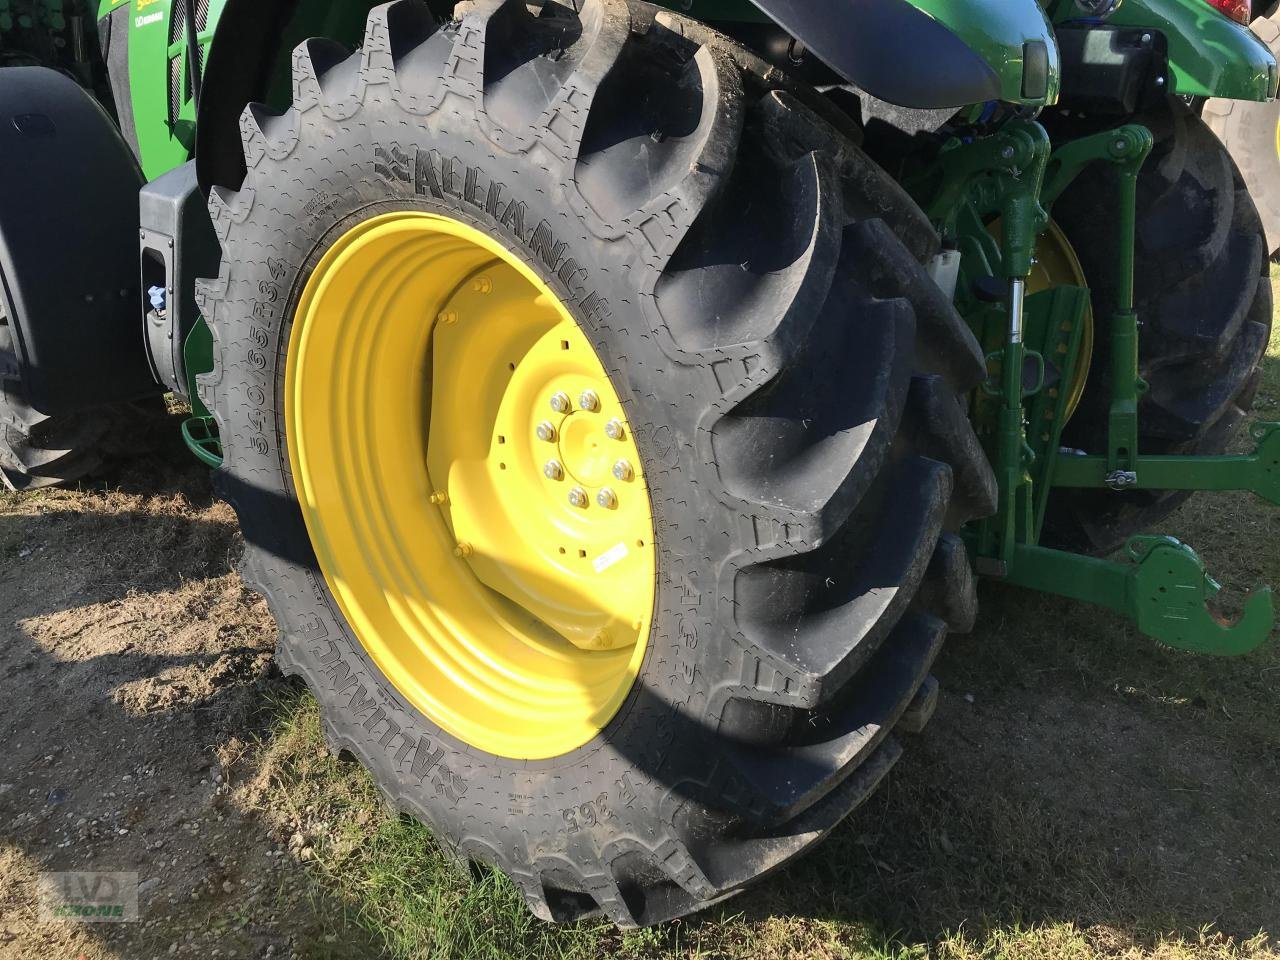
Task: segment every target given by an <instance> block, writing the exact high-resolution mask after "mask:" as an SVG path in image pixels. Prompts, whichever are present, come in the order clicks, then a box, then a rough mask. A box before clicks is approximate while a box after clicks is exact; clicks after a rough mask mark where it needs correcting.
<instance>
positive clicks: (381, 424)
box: [285, 212, 656, 759]
mask: <svg viewBox="0 0 1280 960" xmlns="http://www.w3.org/2000/svg"><path fill="white" fill-rule="evenodd" d="M285 435H286V440H287V443H288V449H289V458H290V463H291V465H292V469H293V479H294V483H295V486H296V489H297V495H298V501H299V504H300V506H301V509H302V513H303V517H304V518H305V520H306V525H307V530H308V533H309V534H310V538H311V542H312V544H313V546H314V549H315V552H316V557H317V560H318V561H319V565H320V569H321V571H322V572H323V574H324V577H325V581H326V582H327V584H328V586H329V589H330V590H331V591H332V593H333V596H334V598H335V599H336V601H337V603H338V606H339V607H340V608H341V610H342V613H343V615H344V616H345V617H346V620H347V622H348V623H349V624H350V626H351V628H352V630H353V631H354V633H355V635H356V637H357V638H358V639H359V641H360V643H361V644H362V645H363V647H364V648H365V650H366V651H367V652H368V654H369V656H370V657H371V658H372V660H373V661H374V663H375V664H376V665H377V666H378V668H379V669H380V670H381V671H382V673H383V674H384V675H385V676H386V678H387V679H388V680H389V681H390V682H391V683H392V684H393V685H394V686H395V688H396V689H397V690H398V691H399V692H400V694H401V695H403V696H404V698H405V699H406V700H408V701H409V702H410V703H411V704H413V706H415V707H417V708H418V709H419V710H420V711H422V713H424V714H426V716H428V717H429V718H430V719H431V720H433V721H434V722H435V723H436V724H438V725H439V726H440V727H441V728H442V729H444V730H446V731H448V732H449V733H451V734H452V735H453V736H455V737H457V738H458V739H459V740H462V741H463V742H465V743H467V744H470V745H471V746H473V747H476V748H478V749H480V750H484V751H486V752H488V753H492V754H496V755H499V756H504V757H512V758H520V759H543V758H548V757H554V756H559V755H561V754H564V753H567V752H569V751H571V750H573V749H575V748H577V747H580V746H582V745H583V744H585V743H587V742H588V741H589V740H591V738H592V737H594V736H595V735H596V734H597V733H599V731H600V730H602V729H603V728H604V726H605V725H606V724H607V723H608V722H609V720H610V719H612V717H613V716H614V715H615V714H616V713H617V711H618V709H619V708H620V707H621V706H622V703H623V702H624V700H625V699H626V697H627V694H628V692H629V691H630V690H631V687H632V685H633V684H634V682H635V679H636V677H637V675H638V674H639V672H640V667H641V663H642V662H643V659H644V654H645V650H646V648H647V640H648V636H649V627H650V622H651V619H652V614H653V605H654V595H655V575H656V570H655V567H656V561H655V556H656V554H655V550H654V547H653V519H652V512H651V507H650V500H649V493H648V488H647V485H646V483H645V478H644V472H643V470H642V468H641V464H640V456H639V451H638V450H637V448H636V445H635V442H634V439H633V436H632V432H631V428H630V426H629V424H628V423H627V418H626V414H625V412H624V410H623V408H622V403H621V400H620V399H619V397H618V394H617V391H616V390H615V388H614V386H613V383H612V381H611V379H610V377H609V375H608V373H606V371H605V369H604V367H603V365H602V364H601V362H600V360H599V358H598V357H597V356H596V353H595V351H594V349H593V348H592V346H591V344H590V342H589V341H588V340H587V338H586V337H585V336H584V334H583V332H582V330H581V328H580V327H579V325H578V323H577V322H576V321H575V320H574V318H573V316H572V315H571V314H570V313H569V311H568V310H567V309H566V307H565V306H564V304H563V303H561V301H560V300H559V299H558V298H557V297H556V296H555V295H554V294H553V293H552V291H551V290H550V288H548V287H547V285H546V284H545V283H544V282H543V281H542V280H541V279H540V278H539V277H538V276H537V274H535V273H534V271H533V270H532V269H530V268H529V266H528V265H526V264H525V263H524V262H523V261H522V260H520V259H518V258H517V257H515V256H514V255H513V254H512V253H511V252H509V251H508V250H506V249H505V248H504V247H502V246H501V245H500V244H498V243H496V242H495V241H494V240H492V239H491V238H489V237H488V236H486V235H485V234H483V233H481V232H480V231H478V230H476V229H475V228H473V227H470V226H468V225H466V224H464V223H462V222H460V221H457V220H454V219H451V218H448V217H443V216H438V215H435V214H428V213H423V212H400V213H393V214H388V215H386V216H381V217H376V218H374V219H371V220H368V221H366V222H364V223H362V224H360V225H359V226H357V227H355V228H353V229H352V230H350V231H349V232H348V233H346V234H345V235H344V236H343V237H342V238H341V239H339V240H338V241H337V243H335V244H334V246H333V247H332V248H331V249H330V250H329V251H328V253H327V254H326V255H325V256H324V258H323V259H322V260H321V261H320V263H319V264H318V265H317V267H316V269H315V272H314V273H313V275H312V276H311V278H310V280H309V282H308V283H307V286H306V288H305V290H304V291H303V294H302V297H301V299H300V301H299V304H298V309H297V311H296V314H295V318H294V324H293V328H292V331H291V333H290V337H289V353H288V361H287V365H286V374H285Z"/></svg>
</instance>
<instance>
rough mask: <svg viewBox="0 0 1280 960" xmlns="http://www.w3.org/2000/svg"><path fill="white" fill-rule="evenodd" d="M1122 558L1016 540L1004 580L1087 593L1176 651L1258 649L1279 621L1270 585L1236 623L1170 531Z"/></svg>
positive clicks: (1134, 543)
mask: <svg viewBox="0 0 1280 960" xmlns="http://www.w3.org/2000/svg"><path fill="white" fill-rule="evenodd" d="M1124 552H1125V557H1126V561H1127V562H1124V563H1116V562H1115V561H1112V560H1102V559H1099V558H1097V557H1087V556H1084V555H1082V554H1078V553H1066V552H1064V551H1062V550H1050V549H1048V548H1047V547H1038V546H1031V545H1028V544H1019V545H1018V547H1017V549H1016V550H1015V551H1014V559H1013V563H1012V564H1011V565H1010V568H1009V575H1008V577H1007V578H1006V580H1007V582H1009V583H1012V584H1015V585H1017V586H1020V587H1028V588H1030V589H1032V590H1040V591H1043V592H1045V593H1053V594H1057V595H1058V596H1063V597H1069V598H1072V599H1074V600H1083V601H1086V602H1088V603H1092V604H1096V605H1098V606H1101V607H1106V608H1107V609H1108V610H1114V611H1116V612H1117V613H1121V614H1124V615H1125V616H1127V617H1129V618H1130V619H1131V620H1132V621H1133V622H1134V624H1135V625H1136V626H1137V628H1138V630H1139V631H1141V632H1142V633H1143V634H1144V635H1146V636H1148V637H1151V638H1152V639H1154V640H1158V641H1159V642H1160V643H1163V644H1165V645H1167V646H1170V647H1174V648H1176V649H1178V650H1188V651H1191V652H1192V653H1202V654H1213V655H1215V656H1220V657H1234V656H1241V655H1243V654H1246V653H1250V652H1252V651H1253V650H1256V649H1257V648H1258V647H1259V646H1261V644H1262V643H1263V641H1265V640H1266V639H1267V637H1268V636H1269V635H1270V633H1271V631H1272V629H1274V627H1275V610H1274V607H1273V604H1272V599H1271V588H1270V587H1262V588H1261V589H1259V590H1255V591H1254V592H1253V593H1251V594H1250V595H1249V597H1248V599H1247V600H1246V601H1245V604H1244V614H1243V616H1241V617H1240V619H1239V620H1238V621H1237V622H1236V623H1234V624H1232V623H1228V622H1226V621H1225V620H1224V619H1222V618H1220V617H1219V616H1217V615H1216V614H1215V613H1213V611H1212V610H1210V609H1209V607H1208V602H1209V601H1210V600H1211V599H1212V598H1213V597H1214V595H1215V594H1217V592H1218V590H1219V589H1220V588H1219V586H1218V584H1217V583H1216V582H1215V581H1214V580H1213V579H1212V578H1211V577H1209V576H1207V575H1206V574H1205V570H1204V563H1203V562H1202V561H1201V560H1200V558H1199V557H1198V556H1197V555H1196V552H1195V551H1194V550H1192V549H1191V548H1190V547H1189V546H1187V545H1186V544H1185V543H1179V542H1178V541H1177V540H1175V539H1173V537H1152V536H1141V537H1134V538H1133V539H1131V540H1130V541H1129V542H1128V544H1127V545H1126V546H1125V551H1124Z"/></svg>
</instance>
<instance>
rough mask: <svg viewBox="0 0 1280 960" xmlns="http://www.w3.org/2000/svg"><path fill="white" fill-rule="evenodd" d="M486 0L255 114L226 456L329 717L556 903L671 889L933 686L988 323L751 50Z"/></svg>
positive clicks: (956, 619)
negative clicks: (976, 329) (945, 282)
mask: <svg viewBox="0 0 1280 960" xmlns="http://www.w3.org/2000/svg"><path fill="white" fill-rule="evenodd" d="M459 14H460V19H459V20H457V21H456V22H453V23H449V24H437V23H436V22H435V21H434V20H433V18H432V17H431V14H430V13H429V11H428V8H427V6H426V4H424V3H417V2H410V0H400V2H396V3H391V4H386V5H383V6H380V7H377V8H375V9H374V10H373V11H372V12H371V14H370V17H369V22H368V26H367V32H366V35H365V41H364V45H363V48H362V49H361V50H360V51H358V52H357V53H355V54H354V55H351V56H348V53H347V52H346V51H345V50H344V49H343V48H341V47H339V46H338V45H336V44H332V43H328V42H325V41H309V42H307V43H305V44H303V45H302V46H301V47H299V48H298V50H297V51H296V53H295V55H294V60H293V85H294V101H293V106H292V108H291V109H290V110H289V111H288V112H286V113H285V114H283V115H273V114H272V113H270V112H269V111H267V110H266V109H264V108H263V107H261V106H258V105H252V106H250V107H249V108H247V109H246V111H245V113H244V115H243V121H242V133H243V146H244V153H245V158H246V161H247V175H246V177H245V179H244V181H243V183H241V184H233V185H225V186H219V187H215V188H214V190H213V191H212V195H211V199H210V209H211V213H212V216H213V220H214V224H215V226H216V228H217V232H218V234H219V237H220V239H221V242H222V246H223V251H224V256H223V261H222V266H221V270H220V273H219V277H218V278H217V279H216V280H213V281H210V282H207V283H204V284H202V285H201V288H200V299H201V305H202V312H203V315H204V316H205V317H206V318H207V319H208V321H209V324H210V327H211V328H212V330H213V333H214V337H215V341H216V349H215V353H216V366H215V369H214V370H213V372H212V373H210V374H208V375H206V376H205V377H203V378H202V380H201V393H202V396H203V397H204V398H205V400H206V402H207V404H208V406H209V407H210V408H211V409H212V410H213V411H214V414H215V416H216V418H217V420H218V424H219V428H220V434H221V437H222V441H223V445H224V450H225V455H226V461H225V466H224V468H223V470H222V473H221V474H220V484H221V487H222V489H223V491H224V492H225V494H226V496H227V498H228V499H229V500H230V502H231V503H232V504H233V505H234V507H235V508H236V510H237V512H238V514H239V517H240V521H241V525H242V528H243V531H244V536H245V540H246V553H245V559H244V561H243V565H242V570H243V572H244V575H245V577H246V579H247V581H248V582H249V583H250V584H252V585H253V586H255V587H256V588H257V589H259V590H260V591H261V592H262V593H263V594H264V595H265V596H266V597H267V599H268V601H269V603H270V605H271V608H272V610H273V612H274V614H275V617H276V619H277V620H278V622H279V624H280V628H281V637H280V642H279V651H278V656H279V662H280V664H281V666H282V668H283V669H284V670H285V671H286V672H287V673H290V674H296V675H300V676H302V677H303V678H304V679H305V680H306V682H307V683H308V685H309V686H310V688H311V689H312V691H313V692H314V693H315V696H316V698H317V699H318V701H319V703H320V707H321V711H322V716H323V722H324V726H325V730H326V734H327V736H328V738H329V740H330V742H331V744H333V745H334V746H336V747H337V748H340V749H343V750H346V751H349V752H350V753H352V754H354V755H355V756H357V757H358V758H359V759H360V760H361V761H362V762H363V763H364V764H365V766H366V767H367V768H368V769H369V770H370V772H371V774H372V776H373V778H374V780H375V782H376V783H377V784H378V786H379V787H380V788H381V790H382V791H383V792H384V793H385V795H386V796H387V798H388V799H389V801H390V802H392V803H393V804H395V805H396V806H397V807H398V808H400V809H402V810H405V811H407V812H410V813H412V814H413V815H415V816H417V817H418V818H419V819H421V820H422V821H424V822H425V823H427V824H428V825H430V826H431V827H432V829H433V830H434V832H435V834H436V835H437V837H438V838H439V840H440V842H441V844H442V845H443V846H444V847H445V848H446V849H447V850H449V851H451V852H452V853H454V854H455V855H456V856H457V857H459V858H461V859H470V860H473V861H480V862H484V863H488V864H493V865H496V866H497V867H499V868H500V869H501V870H503V871H504V872H505V873H506V874H507V875H509V876H510V877H511V878H512V879H513V880H514V881H515V882H516V883H517V884H518V885H519V887H520V889H521V890H522V891H523V893H524V896H525V898H526V900H527V902H528V904H529V906H530V908H531V909H532V910H533V911H534V913H536V914H537V915H538V916H540V917H543V918H546V919H552V920H559V921H567V920H572V919H576V918H578V917H581V916H585V915H590V914H595V913H601V912H602V913H603V914H604V915H605V916H607V917H608V918H610V919H611V920H613V921H614V922H615V923H617V924H619V925H622V926H632V925H636V924H649V923H654V922H658V921H661V920H666V919H670V918H673V917H678V916H681V915H683V914H686V913H689V912H691V911H694V910H698V909H700V908H702V907H704V906H706V905H708V904H710V903H712V902H715V901H717V900H719V899H722V898H724V897H726V896H729V895H731V894H733V893H736V892H737V891H739V890H741V889H742V888H743V887H744V886H746V885H747V884H749V883H752V882H754V881H756V880H758V879H760V878H761V877H763V876H765V875H766V874H768V873H769V872H770V871H772V870H774V869H776V868H777V867H779V866H781V865H782V864H784V863H785V862H787V861H788V860H790V859H791V858H792V857H794V856H796V855H798V854H800V853H802V852H803V851H804V850H806V849H808V848H809V847H810V846H811V845H813V844H814V843H816V842H817V841H818V840H820V839H821V838H822V837H823V836H825V835H826V834H827V832H828V831H830V830H831V829H832V828H833V827H835V826H836V824H837V823H839V821H840V820H841V819H842V818H843V817H844V816H845V815H847V814H848V813H849V812H850V811H851V810H852V809H854V808H855V807H856V806H858V804H860V803H861V802H862V800H863V799H864V798H865V797H866V796H867V795H868V793H869V791H871V790H872V789H873V788H874V787H875V785H876V784H877V782H878V781H879V780H880V779H881V778H882V777H883V776H884V775H885V773H886V771H888V769H889V768H890V767H891V766H892V765H893V763H894V762H895V761H896V759H897V758H898V756H899V754H900V752H901V747H900V744H899V739H898V736H897V735H895V732H894V730H895V726H896V725H897V724H898V723H899V720H900V719H901V718H903V717H907V718H909V722H904V729H911V730H914V729H916V728H918V727H919V725H920V723H921V722H922V721H923V720H924V719H925V718H927V714H928V712H929V710H928V707H929V705H930V704H931V703H932V692H933V689H934V687H933V686H932V684H931V683H928V682H927V681H928V674H929V669H930V664H931V663H932V661H933V659H934V657H935V656H936V654H937V652H938V650H939V647H940V645H941V643H942V640H943V637H944V634H945V633H946V632H947V630H948V628H949V627H950V628H952V629H959V630H966V629H968V628H969V626H970V625H971V624H972V620H973V617H974V614H975V599H974V582H973V577H972V574H971V572H970V569H969V564H968V561H967V559H966V557H965V551H964V547H963V544H962V542H961V540H960V539H959V538H958V537H957V536H956V535H955V531H957V530H958V529H959V526H960V525H961V524H963V523H964V522H966V521H967V520H969V519H972V518H974V517H977V516H982V515H986V514H988V513H990V512H991V511H992V510H993V509H994V496H995V489H994V479H993V477H992V474H991V471H990V469H989V466H988V464H987V463H986V460H985V458H984V457H983V455H982V452H981V449H980V447H979V445H978V443H977V441H976V438H975V437H974V435H973V432H972V431H971V429H970V426H969V423H968V420H967V417H966V416H965V414H964V412H963V408H962V406H961V403H960V401H959V399H958V398H959V397H961V396H963V395H965V394H967V393H968V391H970V390H972V389H973V387H974V386H975V385H976V384H978V383H979V382H980V381H981V380H982V379H983V377H984V364H983V358H982V353H981V350H980V349H979V347H978V345H977V343H976V341H975V340H974V338H973V336H972V335H971V334H970V333H969V331H968V329H967V328H966V326H965V325H964V324H963V322H962V321H961V320H960V318H959V317H958V315H957V314H956V312H955V311H954V309H953V308H952V306H951V304H950V303H949V302H948V301H947V299H946V298H945V297H944V296H943V295H942V294H941V293H940V292H939V290H938V288H937V287H936V286H934V285H933V284H932V283H931V281H930V280H929V276H928V273H927V271H926V269H925V268H924V266H923V264H924V263H927V262H928V261H929V259H930V258H931V257H932V256H934V255H935V254H936V252H937V249H938V241H937V237H936V235H935V234H934V232H933V230H932V229H931V227H930V226H929V224H928V222H927V220H926V218H925V217H924V216H923V214H922V213H921V212H920V210H919V209H918V208H917V207H916V206H915V205H914V204H913V203H912V202H911V201H910V199H909V198H908V197H907V196H906V194H905V193H903V192H902V191H901V190H900V189H899V188H898V187H897V186H896V185H895V184H894V183H893V181H892V180H891V178H890V177H888V176H887V175H886V174H885V173H884V172H883V171H882V170H880V169H879V168H878V167H876V166H875V165H874V164H873V163H872V162H871V161H870V160H869V159H868V158H867V157H866V155H865V154H863V153H862V152H861V150H860V149H858V148H857V147H856V146H854V145H853V144H852V143H851V142H850V141H849V140H848V139H846V138H845V137H844V136H843V135H842V134H841V133H839V132H838V131H837V130H836V129H835V128H833V127H832V126H830V125H829V124H828V123H827V122H826V121H824V120H823V119H821V117H820V114H819V112H818V111H819V109H820V108H819V107H817V106H815V107H814V109H812V110H811V109H810V108H809V107H808V106H806V104H805V103H804V102H802V100H803V97H802V96H799V95H796V94H795V93H792V92H786V91H780V90H778V89H777V88H776V87H775V86H773V85H772V81H771V80H770V76H771V71H769V70H768V69H767V68H765V67H763V66H761V65H760V64H759V62H758V61H757V60H755V58H753V57H752V56H751V55H750V54H748V53H747V52H746V51H744V50H742V49H741V48H738V47H736V46H734V45H732V44H731V43H730V42H729V41H728V40H726V39H725V38H723V37H719V36H718V35H713V34H711V33H709V32H708V31H707V30H706V29H705V28H703V27H700V26H698V25H697V24H695V23H693V22H691V21H688V20H685V19H683V18H681V17H679V16H677V15H675V14H671V13H667V12H660V11H658V10H657V9H656V8H654V7H652V6H651V5H648V4H644V3H637V2H627V0H585V2H581V3H579V2H574V3H572V4H569V3H565V4H560V3H556V2H551V0H549V2H547V3H545V4H544V5H543V7H542V9H541V14H540V15H534V14H532V13H531V12H530V9H529V6H528V5H527V4H526V3H524V2H523V0H505V2H502V0H486V2H476V3H468V4H461V5H460V6H459ZM774 76H775V77H776V74H775V75H774ZM814 102H815V103H817V100H816V98H815V101H814ZM610 464H612V467H610ZM605 474H608V476H605ZM575 484H576V486H575ZM464 527H466V528H467V529H469V530H471V532H470V533H466V534H465V535H464V532H463V529H464ZM620 529H626V530H629V531H630V532H629V533H627V534H625V535H622V534H617V533H616V532H614V531H617V530H620ZM494 531H497V532H496V533H495V532H494ZM597 531H605V533H601V534H600V535H599V536H597ZM606 534H607V536H606ZM612 541H616V543H613V545H612V546H610V543H611V542H612ZM605 547H607V548H608V549H603V548H605ZM627 571H630V572H629V573H627ZM619 572H621V573H619ZM622 574H626V575H622ZM485 611H490V613H486V612H485ZM619 611H623V612H625V616H624V615H622V614H621V613H619ZM584 624H585V625H586V626H583V625H584ZM592 624H595V625H597V626H598V627H599V630H598V632H593V631H595V630H596V627H595V626H591V625H592ZM553 627H554V629H552V628H553ZM629 631H634V632H629ZM610 664H613V665H614V667H616V670H615V669H614V667H610V666H609V665H610ZM611 671H613V672H611ZM617 684H621V685H620V686H618V685H617ZM922 686H923V687H924V692H923V693H921V689H922ZM597 695H598V697H597ZM593 698H596V699H593Z"/></svg>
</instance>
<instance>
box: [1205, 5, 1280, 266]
mask: <svg viewBox="0 0 1280 960" xmlns="http://www.w3.org/2000/svg"><path fill="white" fill-rule="evenodd" d="M1252 30H1253V32H1254V33H1256V34H1257V35H1258V36H1259V37H1260V38H1261V39H1262V40H1263V41H1264V42H1265V43H1266V44H1267V46H1269V47H1270V48H1271V52H1272V54H1274V55H1276V56H1280V16H1277V15H1273V16H1271V17H1267V18H1263V19H1258V20H1255V21H1253V24H1252ZM1201 116H1203V117H1204V121H1205V123H1207V124H1208V125H1209V129H1210V130H1212V131H1213V132H1214V133H1215V134H1217V135H1218V139H1219V140H1221V141H1222V144H1223V146H1225V147H1226V148H1227V150H1228V151H1229V152H1230V153H1231V157H1232V159H1234V160H1235V162H1236V166H1238V167H1239V168H1240V175H1241V176H1243V177H1244V182H1245V183H1246V184H1248V185H1249V192H1250V193H1252V194H1253V199H1254V202H1255V203H1257V205H1258V213H1259V214H1260V215H1261V217H1262V225H1263V227H1264V228H1265V229H1266V231H1267V250H1268V252H1269V253H1270V254H1271V256H1273V257H1274V256H1275V255H1276V254H1277V253H1280V100H1272V101H1270V102H1268V103H1255V102H1252V101H1248V100H1217V99H1214V100H1208V101H1206V102H1205V105H1204V111H1203V113H1202V114H1201Z"/></svg>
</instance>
